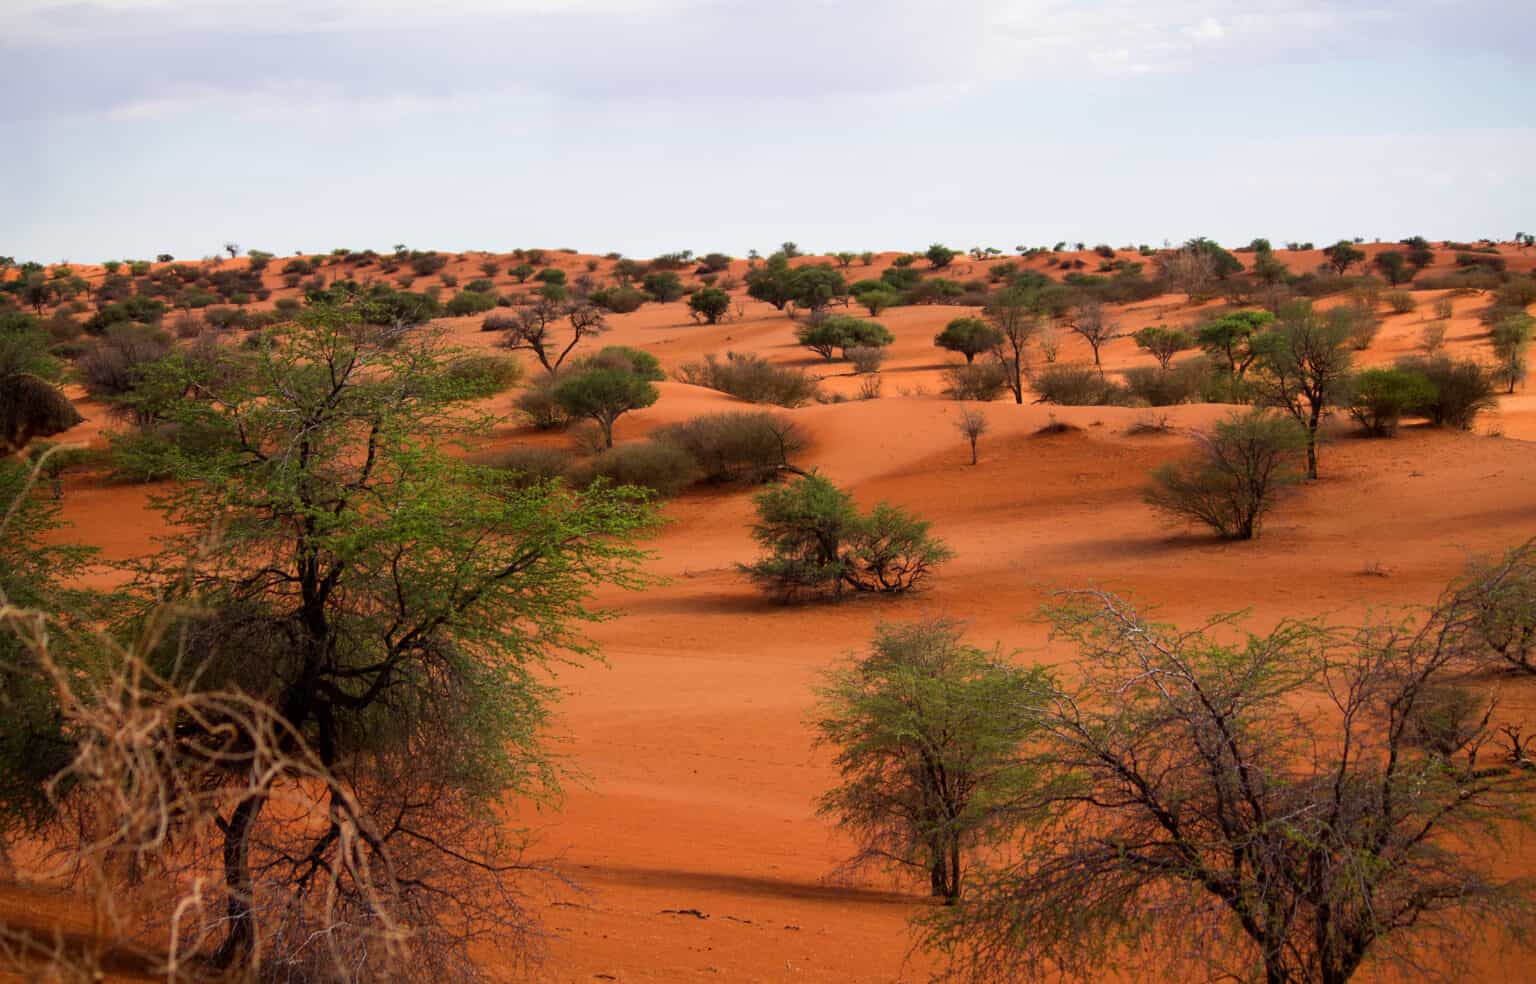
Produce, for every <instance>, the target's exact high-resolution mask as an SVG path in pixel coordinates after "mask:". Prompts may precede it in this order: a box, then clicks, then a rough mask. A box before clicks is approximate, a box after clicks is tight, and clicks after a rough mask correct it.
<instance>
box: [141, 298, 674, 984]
mask: <svg viewBox="0 0 1536 984" xmlns="http://www.w3.org/2000/svg"><path fill="white" fill-rule="evenodd" d="M451 357H452V353H450V352H446V351H444V350H443V349H442V348H441V347H440V346H439V345H438V343H437V339H436V337H435V336H433V335H429V334H420V335H413V336H410V337H407V338H405V339H400V338H398V337H390V336H388V335H387V334H381V333H380V331H379V329H376V328H373V327H370V326H368V325H366V324H364V323H363V321H362V320H361V318H360V316H359V313H358V312H357V311H356V310H355V309H354V308H352V307H333V306H321V307H316V308H311V309H308V310H306V311H305V312H304V313H303V314H302V315H301V317H300V318H299V319H298V320H297V321H296V322H295V323H293V324H292V325H289V326H287V327H286V328H284V329H282V330H280V331H279V332H277V333H275V334H274V335H273V336H272V337H270V338H269V339H268V340H266V342H265V343H264V344H263V346H262V347H261V349H260V350H259V351H258V352H257V353H256V355H255V358H254V362H253V364H252V365H251V367H250V368H249V370H248V371H243V372H233V373H227V374H221V375H213V376H209V377H207V378H204V379H202V380H200V381H199V384H198V386H197V387H196V388H195V389H196V391H197V392H198V394H199V395H198V398H196V399H191V398H189V399H187V400H184V401H182V402H180V403H179V404H177V405H175V406H172V407H169V408H167V409H166V410H165V411H164V417H165V419H167V420H169V421H171V422H173V423H175V424H176V425H177V426H178V428H179V429H180V431H181V433H182V434H184V435H186V436H187V437H188V439H187V440H180V441H177V442H174V443H170V444H167V445H166V446H165V447H164V449H163V451H162V452H161V453H162V454H163V455H164V458H165V460H164V462H163V464H162V468H163V471H164V473H165V474H169V475H172V476H174V477H175V478H176V479H177V480H178V481H177V482H176V483H174V484H173V485H171V486H169V487H168V488H167V490H166V491H163V492H162V493H160V494H159V495H158V496H157V498H156V500H155V502H156V505H157V507H158V508H159V509H160V510H161V511H162V512H164V514H165V515H166V518H167V519H168V520H169V528H170V529H172V530H174V531H176V532H175V533H174V534H173V535H172V536H171V537H170V538H169V539H168V540H166V541H165V548H164V551H163V552H162V553H161V554H160V555H159V556H158V557H156V558H154V559H153V560H151V561H149V562H147V563H146V564H145V566H144V568H143V571H142V574H141V578H140V580H139V587H140V589H141V590H142V592H143V594H144V596H145V598H146V602H147V603H148V602H157V601H158V600H159V599H163V598H170V599H172V600H177V601H179V605H180V607H181V608H182V609H184V610H185V611H186V613H187V614H186V615H185V617H184V619H183V622H182V625H181V631H180V632H179V634H178V635H177V636H176V637H175V638H176V640H177V641H178V643H179V644H178V645H175V646H167V648H166V651H165V652H163V653H162V654H161V657H160V665H159V666H158V667H157V670H158V672H159V673H161V674H163V676H164V677H165V679H167V680H168V681H171V682H172V683H174V684H175V685H177V686H182V687H188V686H195V687H198V688H208V689H210V690H217V689H223V690H225V691H233V692H236V693H239V694H243V695H246V696H247V697H249V698H250V699H252V700H256V701H259V702H261V703H262V704H263V705H265V706H270V707H271V708H273V709H274V710H275V712H276V713H277V715H278V716H279V719H280V721H281V723H282V726H283V729H284V733H288V734H291V736H292V739H293V740H294V741H296V742H298V741H302V742H303V743H305V744H307V745H308V746H309V747H311V748H313V749H314V751H315V754H316V755H317V756H318V758H319V761H320V765H321V766H322V767H323V768H324V769H325V770H327V772H328V773H329V774H330V775H332V776H334V777H335V783H336V789H335V790H333V791H332V794H329V795H327V794H323V793H317V795H318V796H319V798H318V800H316V801H315V802H314V805H313V808H312V810H311V811H310V813H309V816H308V817H307V822H296V820H301V819H305V818H295V817H294V816H293V815H292V814H291V812H288V811H284V810H276V811H273V810H268V809H267V807H268V804H269V803H270V802H273V801H274V798H275V797H277V796H278V794H279V793H281V792H284V791H285V790H286V792H287V793H288V794H290V795H289V796H288V797H286V800H288V801H290V802H291V800H292V799H293V798H294V797H293V795H292V794H294V793H296V792H302V789H300V790H295V789H294V788H292V787H293V786H294V784H296V783H299V782H300V778H299V777H296V776H295V775H293V774H290V773H286V772H284V771H282V770H275V771H273V772H271V773H270V774H263V775H261V776H259V777H257V778H255V779H253V777H252V776H250V775H246V774H244V773H243V771H242V772H240V774H231V775H229V776H228V777H227V779H228V782H229V785H230V788H231V789H232V790H238V791H239V792H238V794H237V795H236V798H235V799H234V801H233V802H230V803H229V804H228V805H227V808H226V811H225V812H224V813H223V814H222V815H221V816H220V817H219V818H218V820H217V824H216V826H213V827H207V828H201V829H199V830H198V831H194V832H192V833H191V834H189V844H188V845H187V856H188V857H189V858H190V859H192V861H191V865H190V867H189V868H188V869H187V870H186V871H183V872H181V873H180V874H181V875H182V877H185V878H193V877H211V881H212V883H213V884H215V885H217V886H218V890H219V891H220V892H221V893H222V898H223V903H222V910H223V911H222V912H220V913H219V918H218V919H217V920H216V921H215V922H214V923H213V925H214V926H215V927H217V928H218V930H219V931H220V932H222V941H221V942H220V943H219V945H218V947H217V949H216V951H215V953H214V960H215V962H216V963H218V964H221V965H223V966H226V967H247V968H254V967H258V966H262V967H268V968H271V967H284V966H287V967H300V966H302V965H303V962H304V961H306V960H310V959H314V956H313V954H312V953H311V952H310V951H312V950H313V947H311V946H308V945H307V944H306V941H307V940H309V939H311V938H312V935H313V934H316V933H322V932H323V933H324V934H325V936H326V939H327V940H328V948H329V952H330V953H331V954H332V955H333V956H334V957H335V958H336V959H338V960H343V961H350V962H351V963H352V965H353V968H354V971H358V970H360V971H361V972H363V975H364V976H367V973H368V968H369V967H370V966H371V965H370V963H369V961H370V960H371V959H372V958H373V955H374V954H375V953H376V952H378V951H379V950H381V949H382V948H380V947H377V946H371V945H370V939H371V936H370V934H373V933H376V932H378V931H380V927H378V926H376V925H374V924H373V923H372V921H371V920H370V918H369V915H368V914H369V913H370V912H371V911H372V908H371V906H370V905H369V899H371V898H376V897H378V896H379V895H380V894H383V895H385V896H387V897H389V898H391V899H394V900H395V904H396V906H397V907H399V908H401V909H403V911H406V912H408V913H410V915H411V921H412V923H413V924H414V933H413V936H412V939H411V946H412V953H413V958H412V959H413V961H414V962H415V965H416V966H417V967H419V968H421V969H422V970H423V972H424V973H429V974H436V975H437V976H443V975H446V976H447V977H448V978H457V979H463V977H464V976H465V975H466V974H468V973H470V972H471V970H470V964H469V960H470V957H469V954H468V950H467V948H468V946H469V945H470V944H471V943H474V942H475V941H477V940H480V939H482V938H486V937H488V936H494V935H496V934H498V933H501V932H519V931H520V929H521V927H523V926H524V925H525V923H526V918H527V916H526V912H525V910H524V908H523V907H522V905H521V904H520V903H519V901H518V893H517V891H516V887H515V884H514V882H513V879H515V878H516V876H517V874H518V872H519V871H522V870H523V868H522V866H520V865H519V864H518V863H517V857H516V855H517V844H516V843H514V840H515V838H513V837H512V836H511V835H509V834H507V833H504V830H505V827H504V821H503V819H502V818H501V816H500V813H499V811H500V809H501V807H502V805H503V804H505V803H506V802H507V800H508V799H509V798H517V797H531V798H535V799H540V798H542V799H548V798H550V797H552V796H553V795H555V793H556V792H557V790H558V775H559V770H558V768H557V766H556V763H555V762H554V760H553V759H552V758H551V756H550V755H549V753H548V752H547V751H546V749H545V747H544V745H543V742H542V739H541V732H542V729H543V726H544V724H545V722H546V719H547V716H548V706H549V703H550V701H551V699H552V698H553V697H554V690H553V689H552V687H551V685H550V682H549V678H548V675H547V671H548V669H549V668H550V667H551V666H552V665H554V664H557V663H560V662H566V661H569V660H573V659H581V658H584V657H588V656H590V655H591V654H592V653H593V647H592V645H591V643H590V642H588V641H587V640H586V638H585V637H584V635H583V634H582V632H581V630H580V627H581V625H582V624H583V623H585V622H590V621H592V620H595V619H599V618H603V617H605V613H603V612H601V611H599V610H596V609H594V608H592V607H591V606H590V604H589V597H590V593H591V591H592V589H593V588H594V587H596V585H598V584H599V583H605V584H616V585H619V586H624V587H635V586H638V585H639V584H640V583H641V576H640V574H639V573H638V565H639V564H640V562H641V561H642V559H643V554H642V552H641V551H640V550H639V548H638V547H637V546H636V540H637V538H638V537H640V536H642V535H644V534H645V533H647V531H648V530H649V529H651V527H652V525H653V523H654V522H655V517H654V514H653V512H652V510H651V509H650V508H649V507H648V506H647V504H646V503H645V502H644V500H643V498H642V497H641V496H640V495H639V494H638V493H636V492H634V491H633V490H624V489H619V490H613V489H609V488H605V487H602V486H597V487H594V488H592V489H589V490H587V491H585V492H575V491H572V490H569V489H567V488H562V487H560V486H559V485H558V484H556V483H552V482H551V483H527V484H524V483H519V482H516V481H515V480H514V479H512V478H510V477H509V476H507V475H504V474H501V473H498V472H496V471H495V470H493V469H489V468H484V467H480V466H476V465H473V464H470V463H467V462H465V461H463V460H462V459H461V458H460V457H458V456H455V455H453V454H450V453H449V452H450V450H451V446H452V445H453V443H454V440H455V438H457V437H461V436H463V435H465V434H475V433H480V432H483V430H484V428H485V427H486V426H488V425H489V423H490V421H488V420H484V419H480V418H476V417H474V416H473V415H472V414H470V412H469V410H468V408H467V407H465V406H464V403H465V401H466V400H468V399H471V398H473V397H475V396H477V395H481V394H483V393H484V392H485V389H486V387H485V386H484V385H481V384H480V383H479V382H477V381H476V380H474V379H472V378H468V377H467V376H466V374H465V373H464V372H462V371H452V372H451V371H449V363H448V360H449V359H450V358H451ZM189 557H192V558H198V562H197V564H196V565H195V569H194V571H193V573H192V574H190V575H187V574H185V573H184V566H185V560H186V558H189ZM146 607H148V605H146ZM231 727H232V726H231V725H229V724H228V723H227V722H224V723H221V722H220V721H218V720H206V721H204V720H189V721H187V722H186V726H185V728H184V730H182V731H180V732H178V740H179V741H184V742H188V743H192V744H195V745H197V746H198V747H199V748H206V747H207V746H208V745H209V744H210V743H217V742H226V741H227V742H231V743H233V744H234V745H236V746H238V745H241V744H243V743H245V742H246V741H247V740H250V741H254V740H255V739H254V737H248V736H245V735H242V734H241V733H240V732H239V730H238V728H236V729H234V730H233V731H231V730H230V728H231ZM221 729H222V730H221ZM338 790H339V791H342V792H345V794H346V795H347V796H348V797H350V799H351V801H352V802H354V803H356V804H359V806H358V807H357V809H360V810H361V811H362V819H361V820H359V821H356V823H355V824H354V825H355V826H356V825H360V827H361V835H360V836H362V838H363V841H364V843H365V845H366V847H365V850H364V855H365V856H366V857H367V858H369V859H371V861H370V862H369V863H368V864H367V865H366V866H365V867H359V866H358V865H357V864H353V863H342V862H341V861H340V859H339V855H338V853H337V852H338V851H339V850H340V849H341V846H340V844H339V841H340V840H341V839H343V838H342V837H341V832H342V830H343V820H342V811H341V808H340V804H339V803H338V802H337V801H336V800H335V793H336V791H338ZM352 812H353V813H355V812H356V811H355V810H353V811H352Z"/></svg>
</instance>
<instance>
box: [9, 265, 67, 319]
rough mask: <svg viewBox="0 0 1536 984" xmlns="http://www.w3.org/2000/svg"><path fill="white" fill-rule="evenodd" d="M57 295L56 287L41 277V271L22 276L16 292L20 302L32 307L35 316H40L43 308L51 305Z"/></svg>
mask: <svg viewBox="0 0 1536 984" xmlns="http://www.w3.org/2000/svg"><path fill="white" fill-rule="evenodd" d="M58 293H59V289H58V286H57V285H56V284H54V283H53V282H51V281H50V280H49V279H48V278H47V277H45V276H43V274H42V271H38V272H36V273H27V274H24V275H23V276H22V278H21V289H20V290H19V291H18V294H19V295H20V297H21V300H22V302H23V303H25V304H30V305H32V310H33V311H34V312H36V313H37V314H42V313H43V308H45V307H47V306H48V305H49V304H52V303H53V301H54V298H55V297H57V296H58Z"/></svg>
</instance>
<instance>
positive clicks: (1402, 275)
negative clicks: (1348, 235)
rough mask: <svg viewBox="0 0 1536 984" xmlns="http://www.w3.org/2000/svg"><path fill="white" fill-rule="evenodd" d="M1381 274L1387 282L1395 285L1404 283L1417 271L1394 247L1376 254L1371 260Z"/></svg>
mask: <svg viewBox="0 0 1536 984" xmlns="http://www.w3.org/2000/svg"><path fill="white" fill-rule="evenodd" d="M1371 262H1372V263H1373V264H1375V266H1376V269H1377V270H1379V271H1381V275H1382V276H1383V277H1385V278H1386V279H1387V283H1389V284H1391V285H1392V286H1393V287H1396V286H1397V285H1398V284H1406V283H1407V282H1408V281H1410V280H1412V279H1413V277H1414V275H1415V274H1417V273H1418V272H1419V271H1418V270H1417V269H1415V268H1414V267H1413V265H1411V264H1410V263H1409V262H1408V258H1407V257H1406V256H1404V255H1403V254H1402V253H1400V252H1398V251H1397V250H1395V249H1389V250H1386V251H1384V252H1381V253H1377V254H1376V258H1375V259H1374V260H1372V261H1371Z"/></svg>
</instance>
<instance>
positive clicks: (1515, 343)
mask: <svg viewBox="0 0 1536 984" xmlns="http://www.w3.org/2000/svg"><path fill="white" fill-rule="evenodd" d="M1533 329H1536V318H1532V317H1531V316H1530V315H1528V314H1526V313H1525V312H1523V311H1521V312H1520V313H1518V314H1510V315H1507V316H1506V317H1504V318H1502V319H1501V320H1500V321H1499V322H1498V323H1497V324H1495V325H1494V326H1493V331H1492V333H1491V336H1490V337H1491V339H1492V341H1493V356H1494V358H1495V359H1497V360H1498V363H1497V371H1498V375H1499V378H1500V380H1501V381H1503V382H1504V383H1505V384H1506V385H1507V386H1508V387H1509V388H1508V389H1507V390H1506V391H1505V392H1508V393H1513V392H1514V391H1515V386H1516V384H1518V383H1520V382H1522V381H1523V380H1524V379H1525V374H1526V369H1527V366H1526V352H1527V350H1528V349H1529V348H1530V346H1531V333H1532V330H1533Z"/></svg>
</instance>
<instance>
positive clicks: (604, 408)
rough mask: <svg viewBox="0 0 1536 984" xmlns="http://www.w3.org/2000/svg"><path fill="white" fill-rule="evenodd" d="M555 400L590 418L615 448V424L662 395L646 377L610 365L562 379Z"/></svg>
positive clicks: (570, 411)
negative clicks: (624, 416)
mask: <svg viewBox="0 0 1536 984" xmlns="http://www.w3.org/2000/svg"><path fill="white" fill-rule="evenodd" d="M553 395H554V399H555V402H556V403H557V404H559V406H560V407H561V408H562V409H564V410H565V412H566V414H568V415H569V416H571V417H587V418H589V419H591V420H593V421H595V422H596V423H597V426H598V427H599V428H600V429H601V430H602V434H603V444H604V446H605V447H609V448H611V447H613V425H614V422H615V421H617V420H618V419H619V418H620V417H622V416H623V415H624V414H626V413H629V412H630V411H632V410H640V409H643V408H645V407H648V406H650V405H651V404H653V403H655V402H656V400H657V398H658V397H659V396H660V395H661V394H660V393H658V392H657V390H656V387H655V386H653V385H651V382H650V380H648V379H646V378H645V376H643V375H640V374H637V373H636V372H634V371H632V370H631V369H629V368H621V367H616V366H612V365H610V364H595V365H592V366H591V367H582V368H579V369H576V370H574V371H572V372H571V373H570V374H568V375H566V376H564V377H563V378H561V379H560V380H559V381H558V382H557V383H556V384H555V388H554V394H553Z"/></svg>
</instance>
